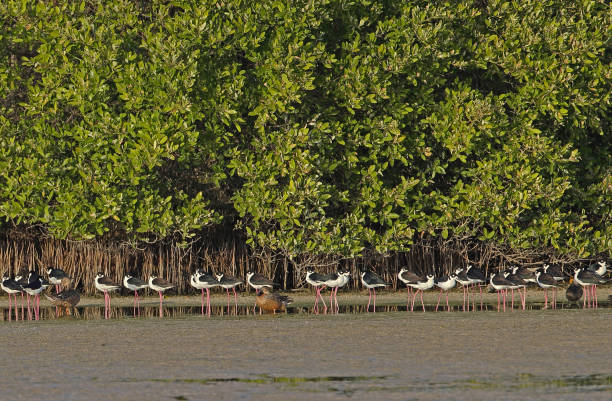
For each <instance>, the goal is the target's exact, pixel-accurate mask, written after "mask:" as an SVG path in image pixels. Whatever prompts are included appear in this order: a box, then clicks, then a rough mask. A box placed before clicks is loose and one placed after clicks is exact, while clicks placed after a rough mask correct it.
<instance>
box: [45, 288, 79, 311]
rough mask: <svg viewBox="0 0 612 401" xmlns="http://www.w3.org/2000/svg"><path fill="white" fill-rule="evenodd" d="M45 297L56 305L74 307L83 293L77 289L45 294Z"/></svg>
mask: <svg viewBox="0 0 612 401" xmlns="http://www.w3.org/2000/svg"><path fill="white" fill-rule="evenodd" d="M45 297H47V299H48V300H49V301H51V303H52V304H53V305H55V306H61V307H64V308H72V307H74V306H76V305H77V304H78V303H79V301H80V300H81V295H80V294H79V293H78V292H77V291H75V290H66V291H62V292H60V293H59V294H56V295H53V294H45Z"/></svg>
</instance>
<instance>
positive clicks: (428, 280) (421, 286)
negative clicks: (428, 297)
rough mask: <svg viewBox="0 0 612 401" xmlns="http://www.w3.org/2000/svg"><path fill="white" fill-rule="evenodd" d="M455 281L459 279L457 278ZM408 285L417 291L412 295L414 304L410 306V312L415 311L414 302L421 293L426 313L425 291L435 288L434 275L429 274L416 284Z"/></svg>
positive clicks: (422, 304)
mask: <svg viewBox="0 0 612 401" xmlns="http://www.w3.org/2000/svg"><path fill="white" fill-rule="evenodd" d="M455 280H457V279H456V278H455ZM406 285H409V286H410V287H412V288H413V289H414V290H416V291H414V293H413V294H412V303H411V304H410V311H414V301H415V299H416V296H417V294H418V293H419V292H420V293H421V306H422V307H423V312H425V304H424V303H423V291H426V290H429V289H431V288H433V286H434V275H433V274H428V275H427V276H425V278H420V279H419V280H417V281H416V282H415V283H407V284H406Z"/></svg>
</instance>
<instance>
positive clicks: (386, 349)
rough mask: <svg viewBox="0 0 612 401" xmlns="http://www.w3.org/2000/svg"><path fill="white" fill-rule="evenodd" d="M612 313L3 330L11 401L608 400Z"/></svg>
mask: <svg viewBox="0 0 612 401" xmlns="http://www.w3.org/2000/svg"><path fill="white" fill-rule="evenodd" d="M611 327H612V309H610V308H599V309H586V310H582V309H557V310H527V311H517V310H515V311H513V312H506V313H502V312H495V311H476V312H470V313H464V312H438V313H431V312H426V313H423V312H422V311H421V312H419V313H417V312H414V313H410V312H406V311H398V312H382V313H381V312H378V313H358V314H355V313H346V314H339V315H312V314H307V313H299V314H287V315H285V314H282V315H276V316H265V315H264V316H259V315H255V316H254V315H248V316H240V315H239V316H224V317H221V316H213V317H212V318H205V317H202V316H199V315H188V316H183V317H173V318H167V317H166V318H150V317H149V318H140V319H134V318H119V319H110V320H99V319H92V320H85V319H75V318H68V319H57V320H41V321H39V322H17V323H16V322H12V323H9V322H6V323H0V336H1V337H0V338H2V364H0V388H1V389H2V390H1V391H2V394H1V396H0V398H2V399H4V400H21V399H23V400H26V399H27V400H30V399H45V400H69V399H79V400H80V399H97V400H104V399H109V400H111V399H112V400H134V399H167V400H202V399H215V400H235V399H242V400H257V399H258V400H301V399H314V398H316V399H318V400H344V399H347V398H350V399H369V400H371V399H387V400H406V399H418V400H430V399H431V400H434V399H447V400H453V399H471V400H485V399H487V400H490V399H496V400H516V399H524V400H575V399H584V400H610V399H612V345H611V339H612V336H611V330H610V329H611Z"/></svg>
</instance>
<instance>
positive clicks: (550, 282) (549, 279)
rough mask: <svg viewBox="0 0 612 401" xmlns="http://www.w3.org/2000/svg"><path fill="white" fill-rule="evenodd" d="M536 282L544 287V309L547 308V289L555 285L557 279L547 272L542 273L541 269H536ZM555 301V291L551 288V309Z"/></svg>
mask: <svg viewBox="0 0 612 401" xmlns="http://www.w3.org/2000/svg"><path fill="white" fill-rule="evenodd" d="M535 276H536V282H537V283H538V285H539V286H540V288H544V309H547V308H548V289H549V288H555V287H557V280H555V278H554V277H553V276H552V275H551V274H548V273H544V271H542V270H537V271H536V272H535ZM556 303H557V299H556V292H555V291H554V290H553V302H552V305H553V309H555V304H556Z"/></svg>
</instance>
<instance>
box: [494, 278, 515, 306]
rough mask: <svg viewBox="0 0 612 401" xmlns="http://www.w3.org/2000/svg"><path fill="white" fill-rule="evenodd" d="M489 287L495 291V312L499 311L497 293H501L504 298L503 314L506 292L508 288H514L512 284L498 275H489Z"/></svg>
mask: <svg viewBox="0 0 612 401" xmlns="http://www.w3.org/2000/svg"><path fill="white" fill-rule="evenodd" d="M489 283H490V284H491V287H493V289H494V290H495V291H497V310H498V311H499V292H500V291H501V292H502V294H503V297H504V312H505V311H506V292H507V290H508V289H509V288H511V287H512V286H514V284H513V283H512V282H510V281H509V280H508V279H506V278H505V277H504V276H503V275H501V274H498V273H493V274H491V278H490V279H489Z"/></svg>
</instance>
